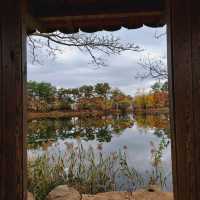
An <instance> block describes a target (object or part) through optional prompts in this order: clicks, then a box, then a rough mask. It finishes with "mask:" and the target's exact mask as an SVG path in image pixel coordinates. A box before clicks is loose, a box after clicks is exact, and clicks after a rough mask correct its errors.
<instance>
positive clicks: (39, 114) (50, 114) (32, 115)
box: [28, 110, 118, 120]
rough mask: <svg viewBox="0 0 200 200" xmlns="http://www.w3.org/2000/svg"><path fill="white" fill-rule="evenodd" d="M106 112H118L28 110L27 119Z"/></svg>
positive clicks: (106, 112) (95, 114) (102, 114)
mask: <svg viewBox="0 0 200 200" xmlns="http://www.w3.org/2000/svg"><path fill="white" fill-rule="evenodd" d="M108 114H118V112H117V111H112V110H111V111H110V110H109V111H81V112H78V111H51V112H28V120H33V119H58V118H67V117H87V116H88V117H98V116H105V115H108Z"/></svg>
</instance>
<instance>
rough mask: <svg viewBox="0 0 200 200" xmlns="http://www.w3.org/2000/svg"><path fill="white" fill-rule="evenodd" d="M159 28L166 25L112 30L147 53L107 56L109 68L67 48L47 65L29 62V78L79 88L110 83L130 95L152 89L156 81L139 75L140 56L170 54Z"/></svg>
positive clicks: (161, 30)
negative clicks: (97, 66) (157, 37)
mask: <svg viewBox="0 0 200 200" xmlns="http://www.w3.org/2000/svg"><path fill="white" fill-rule="evenodd" d="M156 31H157V32H158V33H163V32H165V27H164V28H159V29H152V28H147V27H143V28H141V29H137V30H126V29H121V30H120V31H117V32H114V33H112V34H113V35H114V36H117V37H120V38H121V39H122V40H123V41H124V42H134V43H135V44H137V45H139V46H141V47H142V48H143V49H144V52H142V53H137V52H125V53H123V54H122V55H120V56H111V57H109V58H108V59H107V63H108V66H107V67H101V68H96V67H94V66H92V65H89V64H88V62H89V61H90V57H89V56H88V55H86V54H84V53H82V52H80V51H79V50H78V49H75V48H65V49H64V52H63V54H59V55H57V57H56V58H55V60H51V59H49V60H48V59H47V60H46V61H45V62H44V64H43V65H36V64H35V65H33V64H30V63H29V64H28V80H36V81H45V82H50V83H52V84H53V85H56V86H58V87H79V86H81V85H83V84H92V85H93V84H96V83H98V82H108V83H110V85H111V86H112V87H118V88H120V89H121V90H122V91H124V92H126V93H128V94H134V93H135V92H136V91H137V89H142V88H145V89H146V88H149V86H150V85H151V84H152V82H153V80H150V79H149V80H145V81H141V80H138V79H136V78H135V76H136V74H137V73H138V72H139V70H141V68H140V67H139V65H138V61H139V59H140V58H142V57H144V56H145V55H148V54H152V55H154V56H157V57H159V56H163V55H166V38H165V37H163V38H161V39H155V38H154V35H155V32H156ZM101 34H102V33H101Z"/></svg>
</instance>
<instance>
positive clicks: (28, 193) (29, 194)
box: [27, 192, 35, 200]
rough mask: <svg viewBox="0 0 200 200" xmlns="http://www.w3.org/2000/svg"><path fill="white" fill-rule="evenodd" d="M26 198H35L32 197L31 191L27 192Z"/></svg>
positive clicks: (30, 199)
mask: <svg viewBox="0 0 200 200" xmlns="http://www.w3.org/2000/svg"><path fill="white" fill-rule="evenodd" d="M27 200H35V198H34V196H33V194H32V193H30V192H27Z"/></svg>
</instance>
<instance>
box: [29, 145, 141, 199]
mask: <svg viewBox="0 0 200 200" xmlns="http://www.w3.org/2000/svg"><path fill="white" fill-rule="evenodd" d="M69 146H70V145H69ZM122 176H123V177H125V178H126V181H128V184H129V186H130V189H131V190H135V189H136V188H137V187H139V185H142V184H143V180H142V177H141V176H140V175H139V174H138V173H137V172H136V170H135V169H134V168H130V167H129V166H128V164H127V157H126V153H125V151H119V152H114V153H110V154H108V155H103V153H102V152H101V150H99V151H98V153H95V151H94V149H93V148H91V147H90V148H89V149H87V150H85V149H84V148H83V147H82V146H81V145H80V146H79V147H73V145H71V147H70V148H68V151H67V153H66V154H64V155H62V154H61V153H59V154H58V155H56V156H55V155H48V154H45V155H43V156H40V157H38V158H35V159H33V160H29V161H28V190H29V191H30V192H32V193H33V194H34V195H35V197H36V199H37V200H44V199H45V197H46V196H47V194H48V193H49V192H50V191H51V190H52V189H53V188H55V187H56V186H58V185H61V184H67V185H69V186H72V187H74V188H76V189H77V190H78V191H79V192H80V193H87V194H95V193H97V192H106V191H115V190H118V189H119V188H120V187H121V186H120V185H119V182H118V181H117V179H119V178H120V177H122Z"/></svg>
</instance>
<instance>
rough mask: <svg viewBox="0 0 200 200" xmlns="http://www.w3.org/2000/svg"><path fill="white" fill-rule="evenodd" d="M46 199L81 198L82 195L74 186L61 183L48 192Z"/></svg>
mask: <svg viewBox="0 0 200 200" xmlns="http://www.w3.org/2000/svg"><path fill="white" fill-rule="evenodd" d="M46 200H81V195H80V193H79V192H78V191H77V190H75V189H74V188H72V187H68V186H67V185H60V186H58V187H56V188H55V189H53V190H52V191H51V192H50V193H49V194H48V196H47V198H46Z"/></svg>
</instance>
